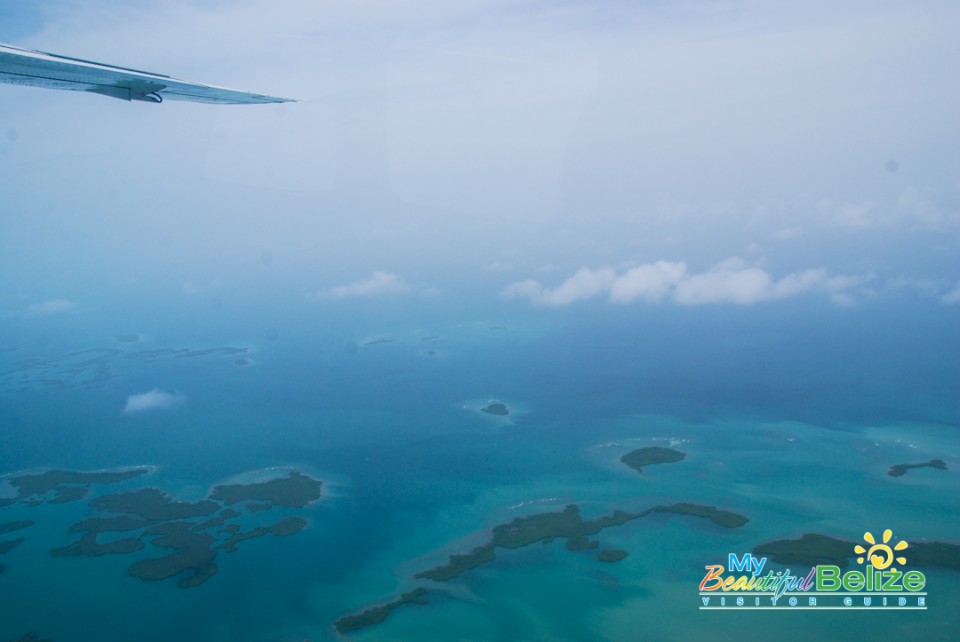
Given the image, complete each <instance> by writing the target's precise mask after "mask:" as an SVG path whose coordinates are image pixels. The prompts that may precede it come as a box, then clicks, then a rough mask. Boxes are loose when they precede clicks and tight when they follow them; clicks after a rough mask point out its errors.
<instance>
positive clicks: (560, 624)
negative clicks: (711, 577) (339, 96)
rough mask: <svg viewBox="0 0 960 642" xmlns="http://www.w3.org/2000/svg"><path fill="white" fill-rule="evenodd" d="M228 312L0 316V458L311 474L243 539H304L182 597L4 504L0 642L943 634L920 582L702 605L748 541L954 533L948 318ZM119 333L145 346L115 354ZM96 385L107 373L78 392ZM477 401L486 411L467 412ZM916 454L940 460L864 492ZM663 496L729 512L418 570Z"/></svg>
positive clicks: (206, 476)
mask: <svg viewBox="0 0 960 642" xmlns="http://www.w3.org/2000/svg"><path fill="white" fill-rule="evenodd" d="M477 300H495V299H494V298H492V297H477ZM190 305H195V304H194V303H191V304H190ZM223 305H224V306H225V307H226V309H224V308H223V307H222V306H221V307H218V306H213V307H211V308H210V309H209V310H207V311H206V312H205V313H204V314H198V313H197V310H196V309H193V308H189V307H188V306H187V305H186V304H184V303H179V302H172V303H168V302H166V301H162V299H161V297H159V295H158V296H157V298H156V300H154V301H150V300H147V301H140V302H137V303H136V305H134V304H133V303H130V304H128V305H127V306H126V307H124V306H123V305H119V304H111V303H110V302H107V301H104V302H103V304H102V305H101V306H99V307H94V308H92V311H90V312H89V313H87V314H85V315H83V316H82V318H80V319H76V320H75V322H74V323H71V324H63V323H61V324H58V323H55V322H54V321H53V320H41V321H40V322H36V323H26V322H24V321H22V320H18V319H13V318H7V319H4V320H3V321H2V322H0V331H2V334H0V349H2V350H3V351H2V352H0V372H3V373H5V374H3V375H0V471H2V472H3V473H4V474H6V475H7V476H8V477H9V476H15V474H16V473H18V472H23V471H34V470H43V469H48V468H61V469H68V470H85V471H86V470H102V469H113V468H124V467H130V466H139V465H149V466H152V467H154V468H153V469H152V472H151V473H149V474H148V475H147V476H145V477H141V478H137V479H132V480H128V481H125V482H122V483H119V484H115V485H109V486H106V485H104V486H96V487H94V488H92V489H91V493H92V495H91V497H94V496H97V495H103V494H108V493H114V492H118V491H123V490H127V489H133V488H142V487H144V486H156V487H159V488H161V489H163V490H164V491H166V492H168V493H170V494H171V495H172V496H174V497H175V498H176V499H181V500H191V501H193V500H197V499H200V498H202V497H204V496H205V495H206V494H207V493H208V492H209V490H210V489H211V488H212V487H213V486H214V485H216V484H219V483H224V482H225V481H250V480H257V479H261V478H264V477H265V476H270V475H276V474H279V473H282V472H284V471H287V470H291V469H295V470H299V471H302V472H304V473H307V474H309V475H311V476H313V477H315V478H317V479H320V480H322V481H323V495H322V497H321V499H320V500H319V501H317V502H316V503H314V504H311V505H309V506H307V507H305V508H302V509H280V510H274V511H270V512H269V513H268V514H265V515H263V516H260V514H256V515H247V516H245V517H244V518H243V519H244V521H243V524H244V527H245V528H246V527H248V526H254V525H260V524H262V525H266V524H269V523H272V522H273V521H276V518H277V517H278V516H279V515H280V514H281V513H282V514H283V515H299V516H302V517H305V518H306V519H307V520H308V526H307V527H306V528H305V529H304V530H303V531H301V532H299V533H297V534H295V535H293V536H290V537H286V538H278V537H273V536H266V537H262V538H258V539H255V540H251V541H247V542H243V543H242V544H241V545H240V548H239V550H238V551H237V552H234V553H220V555H219V557H218V558H217V563H218V564H219V567H220V570H219V573H218V574H217V575H216V576H214V577H213V578H211V579H210V580H209V581H207V582H205V583H204V584H202V585H201V586H199V587H195V588H190V589H180V588H177V587H176V586H175V581H174V580H170V579H168V580H164V581H159V582H145V581H142V580H140V579H137V578H135V577H131V576H129V575H127V573H126V568H127V566H129V565H130V564H131V563H132V562H134V561H136V560H138V559H143V558H147V557H151V556H154V557H155V556H157V555H158V554H160V553H161V552H163V551H161V549H159V548H156V547H154V546H152V545H150V544H148V545H147V547H146V548H145V549H144V550H143V551H141V552H139V553H132V554H127V555H104V556H100V557H57V558H54V557H51V556H50V554H49V551H50V549H52V548H57V547H60V546H65V545H66V544H68V543H70V542H71V541H73V539H74V536H72V535H71V534H70V533H69V532H68V530H69V528H70V525H71V524H73V523H75V522H77V521H79V520H81V519H84V518H85V517H89V516H91V515H93V514H95V513H94V511H93V510H92V509H91V507H90V506H88V505H87V503H86V500H84V501H80V502H72V503H66V504H50V503H47V504H43V505H40V506H32V507H31V506H24V505H21V504H17V505H13V506H7V507H3V508H0V523H4V522H9V521H15V520H20V519H29V520H32V521H34V522H36V523H35V524H34V525H33V526H31V527H29V528H28V529H24V530H23V531H19V532H17V533H14V534H10V535H3V536H0V541H2V540H7V539H14V538H16V537H19V536H21V535H22V536H24V537H25V538H26V540H25V541H24V543H23V544H21V545H20V546H18V547H16V548H14V549H13V550H11V551H10V552H8V553H5V554H3V555H0V564H4V565H5V566H6V569H5V571H4V572H3V574H2V575H0V640H8V639H9V640H16V639H19V638H20V637H21V636H23V635H24V634H25V633H27V632H28V631H32V632H35V633H36V634H37V635H38V636H39V637H40V638H44V639H45V638H50V639H52V640H55V641H56V642H71V641H76V642H87V641H89V640H93V639H96V640H103V641H117V642H120V641H129V640H140V641H144V642H153V641H160V640H172V639H184V640H203V641H213V642H219V641H223V642H226V641H230V642H246V641H250V642H281V641H282V642H294V641H297V642H303V640H311V641H314V642H315V641H317V640H333V639H355V640H461V639H462V640H635V639H644V640H678V639H695V638H702V637H703V636H705V635H709V636H711V637H712V638H713V639H720V640H723V639H730V640H733V639H756V638H757V637H758V636H760V635H768V634H770V632H771V631H777V632H778V634H780V633H790V632H794V633H800V632H802V633H803V634H804V635H814V636H815V637H818V638H820V639H828V638H836V637H838V636H841V635H842V637H843V638H845V639H848V640H881V639H921V638H922V639H931V640H933V639H943V640H947V639H955V635H956V631H957V630H960V618H958V615H957V613H956V609H955V608H954V605H956V604H957V603H960V602H958V600H960V572H957V571H950V570H943V569H935V568H929V569H924V570H925V571H926V573H927V577H928V588H927V590H928V592H929V598H928V601H929V608H928V610H926V611H913V612H906V611H904V612H842V611H828V612H818V611H805V612H793V613H784V612H773V613H771V612H757V611H744V612H738V613H734V612H725V611H721V612H710V611H700V610H698V608H697V607H698V605H699V597H698V584H699V581H700V579H701V578H702V577H703V574H704V566H705V565H707V564H716V563H722V562H723V561H725V559H726V556H727V554H728V553H730V552H736V553H741V554H742V553H745V552H748V551H750V550H751V549H752V548H753V546H756V545H757V544H760V543H762V542H766V541H770V540H774V539H784V538H792V537H797V536H799V535H801V534H802V533H805V532H819V533H824V534H827V535H831V536H834V537H838V538H844V539H848V540H851V541H853V540H859V539H860V538H861V537H862V535H863V533H864V531H872V532H874V533H876V532H880V531H882V530H884V529H886V528H890V529H892V530H893V532H894V533H896V534H897V535H898V536H901V537H903V538H905V539H907V540H911V541H913V540H923V539H928V540H941V541H949V542H953V543H958V542H960V520H958V518H957V515H960V492H958V491H960V483H958V474H957V473H958V470H960V439H958V435H960V433H958V430H960V409H958V396H957V392H958V390H960V365H958V364H960V359H958V357H960V336H958V334H957V332H956V328H957V327H960V325H958V321H960V318H958V313H957V312H956V311H955V310H951V309H949V308H944V307H940V306H936V305H933V304H931V305H929V306H928V307H927V308H925V309H917V307H916V306H909V307H907V306H900V305H892V304H891V305H881V304H875V305H872V306H864V307H863V308H861V309H852V310H850V309H838V308H834V307H830V306H828V305H826V304H822V305H821V304H817V303H811V302H810V301H800V302H797V303H792V302H784V303H778V304H776V305H771V306H768V307H765V306H761V305H758V306H751V307H736V306H732V307H723V308H720V307H718V308H711V307H700V308H683V307H678V306H672V307H671V306H662V307H661V306H635V307H612V306H606V305H602V304H600V305H596V306H590V305H584V306H582V307H579V308H572V309H569V310H539V309H526V308H524V307H522V306H513V305H510V306H507V305H505V304H502V303H496V304H489V305H484V304H482V303H478V302H477V301H476V300H462V301H455V302H454V301H450V300H449V299H438V300H429V299H428V300H422V301H419V302H417V303H416V304H415V305H413V304H404V305H392V304H390V303H389V302H364V303H357V304H353V303H344V304H334V303H327V304H323V305H320V306H317V305H312V306H302V305H301V304H300V303H297V304H294V303H291V304H290V305H289V307H286V308H284V307H282V306H279V307H278V306H267V307H266V308H264V307H263V306H258V305H254V304H253V303H250V302H246V303H238V302H235V301H233V300H231V299H229V298H227V300H226V302H225V303H224V304H223ZM145 309H153V310H158V311H159V310H162V312H157V313H156V314H147V313H146V312H144V311H143V310H145ZM124 333H135V334H137V335H138V340H137V341H135V342H124V341H119V340H118V339H117V338H116V336H117V335H118V334H124ZM223 347H233V348H244V349H247V352H246V353H243V354H241V355H239V356H240V357H242V358H244V359H247V360H249V363H248V364H246V365H238V364H237V363H236V359H237V358H238V355H229V354H225V353H216V352H214V353H206V354H200V355H198V356H192V357H182V356H177V355H178V354H183V353H173V352H166V353H157V354H156V355H155V356H154V357H153V358H151V359H144V358H143V357H142V355H141V356H139V357H138V356H137V354H136V353H138V352H142V351H147V350H165V349H178V350H182V349H190V350H195V351H200V350H209V349H212V348H223ZM91 350H96V352H85V353H83V354H80V355H78V354H76V353H77V352H79V351H91ZM91 359H93V360H94V362H95V363H94V362H91V361H90V360H91ZM28 360H33V361H28ZM98 368H99V370H98ZM14 371H15V372H14ZM98 372H99V373H101V374H102V373H103V372H107V373H108V374H109V376H110V377H111V378H109V379H107V378H103V377H101V379H102V380H97V381H94V379H97V374H96V373H98ZM153 389H160V390H163V391H167V392H170V393H172V394H175V395H177V398H178V399H179V403H178V404H176V405H175V406H174V407H170V408H157V409H153V410H146V411H143V412H140V413H132V414H125V413H124V412H123V410H124V405H125V403H126V400H127V398H128V397H129V396H130V395H134V394H140V393H144V392H147V391H150V390H153ZM491 401H498V402H502V403H504V404H506V405H507V406H508V407H509V408H510V409H511V413H510V415H509V416H507V417H497V416H492V415H488V414H485V413H483V412H481V410H480V409H481V408H483V407H484V406H485V405H486V404H488V403H490V402H491ZM644 446H663V447H673V448H675V449H678V450H681V451H683V452H685V453H686V458H685V459H684V460H683V461H681V462H678V463H675V464H663V465H656V466H650V467H648V468H647V469H645V471H644V473H643V474H638V473H636V472H635V471H633V470H631V469H629V468H627V467H626V466H624V465H623V464H622V463H620V462H619V458H620V457H621V456H622V455H623V454H624V453H626V452H628V451H630V450H632V449H635V448H640V447H644ZM931 458H939V459H942V460H944V461H945V462H947V466H948V469H947V470H946V471H940V470H933V469H930V468H922V469H916V470H912V471H910V472H908V473H907V474H906V475H905V476H903V477H899V478H893V477H890V476H888V475H887V470H888V469H889V467H890V466H891V465H893V464H897V463H918V462H922V461H927V460H929V459H931ZM2 496H3V495H0V497H2ZM681 501H686V502H694V503H701V504H709V505H714V506H717V507H719V508H722V509H726V510H731V511H735V512H738V513H742V514H743V515H745V516H747V517H748V518H749V520H750V521H749V522H748V523H747V524H746V525H745V526H743V527H741V528H737V529H726V528H723V527H720V526H718V525H715V524H712V523H710V522H708V521H706V520H702V519H697V518H693V517H687V516H679V515H663V514H655V515H651V516H648V517H645V518H642V519H639V520H635V521H632V522H630V523H627V524H624V525H622V526H619V527H616V528H610V529H607V530H604V531H603V532H602V533H600V534H599V535H597V536H596V538H595V539H597V540H599V542H600V546H601V548H602V549H609V548H617V549H622V550H625V551H628V552H629V556H628V557H627V558H626V559H624V560H623V561H621V562H618V563H615V564H604V563H601V562H598V561H597V560H596V559H595V552H573V551H568V550H566V549H565V548H564V546H563V542H562V541H555V542H553V543H550V544H545V545H544V544H539V543H537V544H533V545H530V546H527V547H524V548H521V549H517V550H510V551H504V550H502V549H498V552H497V559H496V560H495V561H494V562H492V563H490V564H487V565H484V566H482V567H480V568H477V569H474V570H472V571H470V572H467V573H465V574H463V575H461V576H459V577H457V578H456V579H454V580H451V581H449V582H445V583H433V582H429V581H425V580H415V579H414V577H413V576H414V575H415V574H416V573H417V572H418V571H422V570H425V569H428V568H431V567H433V566H436V565H438V564H441V563H443V562H444V561H446V558H447V556H448V555H450V554H453V553H462V552H467V551H469V550H471V549H472V548H473V547H474V546H477V545H480V544H482V543H484V542H485V541H487V540H488V539H489V536H490V529H491V528H492V527H493V526H495V525H497V524H501V523H504V522H508V521H510V520H512V519H514V518H515V517H520V516H524V515H531V514H535V513H540V512H547V511H557V510H560V509H562V508H563V507H564V506H566V505H567V504H577V505H579V506H580V508H581V511H582V513H583V515H584V517H585V518H592V517H598V516H601V515H605V514H609V513H611V512H612V511H613V510H615V509H622V510H630V511H640V510H644V509H646V508H649V507H651V506H654V505H658V504H664V503H673V502H681ZM104 539H107V538H106V537H104ZM778 568H780V567H778ZM418 586H424V587H427V588H429V589H430V590H431V593H430V595H429V600H430V601H429V603H428V604H426V605H406V606H403V607H401V608H399V609H396V610H395V611H393V612H392V613H391V614H390V615H389V617H388V618H387V619H386V620H385V621H384V622H382V623H381V624H378V625H375V626H371V627H368V628H366V629H363V630H361V631H357V632H354V633H347V634H338V633H336V632H335V629H334V627H333V623H334V622H335V621H336V620H337V619H338V618H340V617H342V616H344V615H346V614H350V613H357V612H359V611H362V610H364V609H366V608H369V607H371V606H374V605H377V604H383V603H386V602H389V601H391V600H393V599H395V598H396V597H398V596H399V595H400V594H401V593H402V592H404V591H406V590H409V589H411V588H414V587H418Z"/></svg>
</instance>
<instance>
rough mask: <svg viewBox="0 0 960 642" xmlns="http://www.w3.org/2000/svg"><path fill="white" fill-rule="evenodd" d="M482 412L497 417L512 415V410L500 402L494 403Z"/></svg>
mask: <svg viewBox="0 0 960 642" xmlns="http://www.w3.org/2000/svg"><path fill="white" fill-rule="evenodd" d="M480 411H481V412H485V413H487V414H488V415H496V416H497V417H506V416H507V415H509V414H510V409H509V408H507V406H506V405H505V404H502V403H500V402H496V403H492V404H490V405H488V406H486V407H485V408H481V409H480Z"/></svg>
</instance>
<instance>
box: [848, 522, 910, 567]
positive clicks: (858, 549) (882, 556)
mask: <svg viewBox="0 0 960 642" xmlns="http://www.w3.org/2000/svg"><path fill="white" fill-rule="evenodd" d="M891 537H893V531H891V530H890V529H889V528H888V529H887V530H885V531H883V543H882V544H877V540H876V539H874V537H873V533H871V532H870V531H867V532H866V533H864V534H863V541H865V542H866V543H867V544H871V546H870V548H869V549H866V548H864V547H863V546H861V545H860V544H857V545H856V546H854V547H853V550H854V552H855V553H857V554H858V555H860V557H858V558H857V563H858V564H863V560H864V559H868V560H870V564H872V565H873V567H874V568H876V569H879V570H881V571H882V570H883V569H885V568H887V567H888V566H890V565H891V564H893V560H894V559H896V560H897V563H899V564H906V563H907V558H906V557H903V556H895V555H894V551H902V550H904V549H906V548H907V546H908V544H907V542H906V540H900V541H899V542H897V544H896V545H895V546H894V547H893V548H890V546H889V545H888V542H889V541H890V538H891ZM894 570H896V569H894Z"/></svg>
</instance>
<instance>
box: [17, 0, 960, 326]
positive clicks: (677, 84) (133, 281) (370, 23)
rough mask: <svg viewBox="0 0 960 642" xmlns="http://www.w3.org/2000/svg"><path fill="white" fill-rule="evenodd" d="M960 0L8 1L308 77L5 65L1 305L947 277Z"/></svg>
mask: <svg viewBox="0 0 960 642" xmlns="http://www.w3.org/2000/svg"><path fill="white" fill-rule="evenodd" d="M958 24H960V5H958V4H957V3H955V2H951V1H931V0H909V1H889V2H858V1H851V2H841V3H837V2H822V1H818V0H814V1H813V2H799V1H798V2H759V1H750V0H743V1H739V0H716V1H712V0H708V1H703V2H697V1H678V2H661V1H656V2H623V1H619V0H609V1H608V0H601V1H596V2H580V1H574V0H567V1H557V2H544V1H537V0H487V1H484V2H479V1H469V0H468V1H463V2H441V1H439V0H414V1H410V2H403V3H397V2H386V1H366V0H362V1H357V0H353V1H350V2H346V1H339V0H332V1H328V2H316V1H315V0H285V1H283V2H267V1H266V0H244V1H240V2H233V1H231V2H226V1H215V0H205V1H195V2H189V1H187V2H184V1H177V2H169V1H164V2H154V1H151V0H136V1H132V2H131V1H127V2H118V1H114V0H92V1H84V2H77V1H60V0H36V1H31V2H26V1H14V0H11V1H9V2H3V3H2V4H0V41H2V42H7V43H10V44H16V45H19V46H24V47H29V48H34V49H39V50H42V51H49V52H53V53H59V54H64V55H70V56H76V57H81V58H87V59H90V60H96V61H100V62H106V63H111V64H117V65H122V66H128V67H132V68H137V69H146V70H150V71H155V72H159V73H163V74H167V75H171V76H174V77H179V78H184V79H188V80H195V81H200V82H206V83H210V84H216V85H222V86H226V87H232V88H237V89H243V90H249V91H255V92H260V93H266V94H272V95H277V96H283V97H289V98H293V99H296V100H297V101H299V102H296V103H286V104H279V105H251V106H214V105H203V104H190V103H173V102H168V103H165V104H163V105H153V104H147V103H125V102H123V101H118V100H111V99H107V98H105V97H102V96H96V95H92V94H80V93H74V92H57V91H49V90H42V89H33V88H24V87H15V86H7V85H0V195H2V196H0V315H6V317H7V318H12V317H15V318H20V319H24V318H27V319H29V318H37V317H41V316H51V315H58V314H69V313H71V312H72V311H75V310H76V309H77V308H78V307H79V308H82V307H83V306H84V305H86V302H85V300H84V297H91V296H94V294H92V292H93V290H97V291H100V292H109V293H112V295H113V296H120V297H136V296H138V295H139V294H140V293H143V292H152V291H155V290H156V291H166V292H170V293H172V294H173V295H177V296H183V297H190V296H192V295H196V294H198V293H202V292H205V291H208V290H210V289H215V288H225V287H228V286H229V285H230V284H233V285H234V286H236V287H241V288H242V287H246V286H245V285H244V284H255V286H257V287H267V288H273V287H277V288H280V287H282V288H284V289H285V291H288V293H289V296H290V297H292V298H295V299H297V300H298V301H302V302H304V304H305V305H309V304H315V305H325V304H331V302H335V301H341V300H344V299H351V298H375V297H390V298H392V299H396V298H398V297H414V298H415V297H431V298H436V297H444V296H449V297H454V296H467V297H486V298H489V299H490V300H491V301H494V300H495V301H499V302H505V303H507V304H509V305H516V306H532V307H539V308H545V309H555V308H566V307H569V306H590V305H592V306H605V305H610V306H623V305H638V306H639V305H679V306H698V305H740V306H749V305H776V304H777V302H780V301H784V300H786V299H794V298H798V297H808V298H811V299H816V300H818V301H823V302H826V303H828V304H829V305H834V306H837V307H840V308H854V307H863V306H869V305H875V304H876V302H877V301H884V300H897V301H900V302H903V303H905V304H907V305H921V306H937V308H939V307H942V308H951V307H952V306H955V305H957V304H960V269H958V268H960V264H958V261H957V257H958V249H960V175H958V174H957V172H956V168H957V167H960V119H958V118H957V117H956V114H958V113H960V83H958V82H957V80H956V79H957V78H960V40H958V39H957V38H956V26H957V25H958ZM250 287H254V285H250ZM933 309H936V308H933Z"/></svg>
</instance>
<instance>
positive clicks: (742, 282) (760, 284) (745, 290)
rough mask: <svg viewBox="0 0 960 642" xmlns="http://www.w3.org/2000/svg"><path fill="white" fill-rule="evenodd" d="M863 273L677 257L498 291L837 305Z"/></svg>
mask: <svg viewBox="0 0 960 642" xmlns="http://www.w3.org/2000/svg"><path fill="white" fill-rule="evenodd" d="M869 278H870V277H869V276H830V274H829V273H828V272H827V270H825V269H824V268H816V269H811V270H804V271H802V272H794V273H791V274H788V275H786V276H784V277H782V278H780V279H778V280H777V279H774V278H773V277H772V276H771V275H770V274H769V273H768V272H767V271H766V270H764V269H762V268H759V267H756V266H749V265H747V264H746V263H745V262H744V261H742V260H741V259H729V260H727V261H723V262H721V263H719V264H717V265H715V266H713V267H712V268H710V269H709V270H707V271H706V272H701V273H696V274H691V273H690V272H689V271H688V270H687V266H686V264H685V263H683V262H682V261H680V262H672V261H657V262H656V263H645V264H643V265H640V266H638V267H634V268H631V269H629V270H627V271H625V272H623V273H620V274H618V273H617V272H615V271H614V270H612V269H610V268H602V269H598V270H593V269H590V268H586V267H584V268H581V269H580V270H578V271H577V273H576V274H574V275H573V276H571V277H570V278H568V279H567V280H566V281H564V282H563V283H561V284H560V285H558V286H556V287H552V288H551V287H545V286H544V285H543V284H541V283H540V282H539V281H537V280H534V279H528V280H526V281H519V282H517V283H512V284H510V285H508V286H507V287H506V288H505V289H504V290H503V293H502V295H503V296H504V297H505V298H508V299H528V300H529V301H531V302H532V303H534V304H536V305H546V306H554V307H558V306H564V305H570V304H571V303H575V302H577V301H584V300H587V299H591V298H594V297H597V296H601V295H605V296H606V297H607V300H608V301H609V302H610V303H632V302H634V301H637V300H642V301H645V302H648V303H659V302H661V301H664V300H668V301H673V302H674V303H679V304H681V305H705V304H709V303H714V304H719V303H734V304H738V305H751V304H753V303H757V302H760V301H775V300H778V299H786V298H789V297H792V296H796V295H798V294H802V293H806V292H815V291H818V292H825V293H827V294H829V295H830V296H831V299H832V300H833V301H834V302H835V303H837V304H842V305H849V304H851V303H852V302H853V298H852V297H851V296H850V295H849V294H848V293H847V292H846V291H848V290H850V289H852V288H855V287H857V286H859V285H861V284H862V283H864V282H865V281H867V280H868V279H869Z"/></svg>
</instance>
